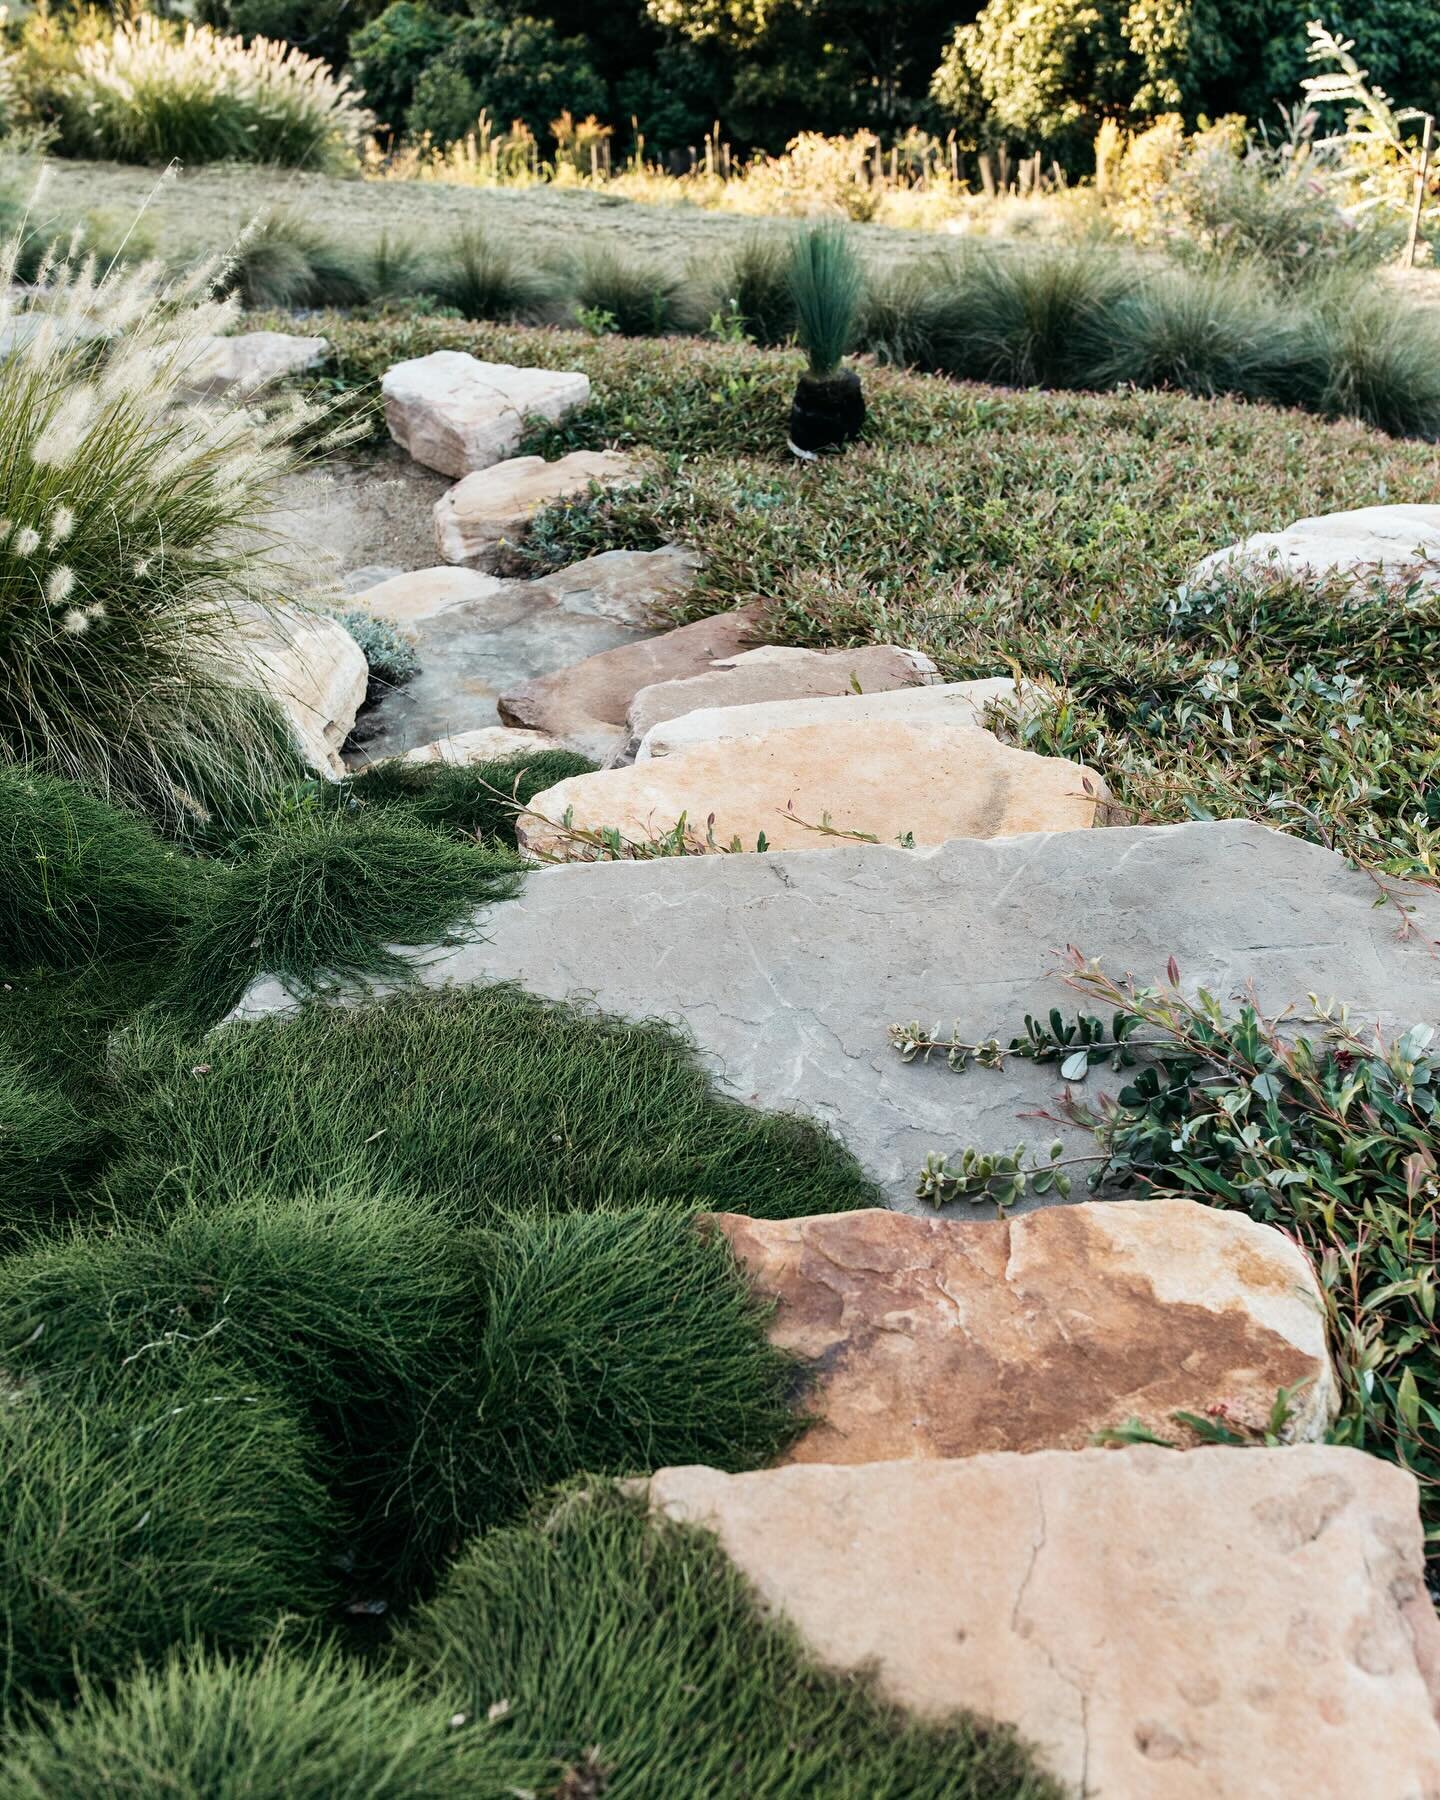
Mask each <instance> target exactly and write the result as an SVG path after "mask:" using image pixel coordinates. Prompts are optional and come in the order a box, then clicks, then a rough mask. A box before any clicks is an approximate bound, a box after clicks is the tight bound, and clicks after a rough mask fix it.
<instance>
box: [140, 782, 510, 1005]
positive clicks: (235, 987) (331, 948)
mask: <svg viewBox="0 0 1440 1800" xmlns="http://www.w3.org/2000/svg"><path fill="white" fill-rule="evenodd" d="M237 851H238V855H237V857H236V860H235V861H234V863H233V864H232V865H231V867H229V868H228V869H225V870H223V871H221V872H218V873H217V874H216V875H215V876H214V877H213V878H212V879H211V881H210V882H209V884H208V886H207V888H206V891H205V896H204V900H203V903H202V904H201V906H200V908H199V910H198V913H197V916H196V918H195V922H194V925H193V927H192V929H191V930H190V932H189V933H188V935H187V937H186V940H185V942H184V944H183V946H182V950H181V959H180V969H179V973H178V976H177V979H176V982H175V986H174V988H173V990H172V994H171V999H172V1001H173V1004H174V1005H175V1006H176V1007H177V1008H178V1009H179V1010H180V1011H182V1012H183V1013H185V1014H186V1015H187V1016H190V1017H192V1018H194V1019H196V1020H197V1021H200V1022H203V1023H206V1024H209V1023H210V1022H211V1021H213V1020H214V1019H216V1018H219V1017H220V1016H221V1014H223V1013H224V1012H226V1011H228V1009H229V1008H230V1007H231V1006H233V1005H234V1004H235V1002H236V1001H237V1000H238V999H239V998H240V996H241V994H242V993H243V992H244V990H245V986H246V984H247V983H248V982H249V981H250V980H251V979H252V978H253V977H254V976H256V975H260V974H268V975H274V976H277V977H278V978H279V979H280V980H281V981H283V982H284V983H285V984H286V985H287V986H289V987H290V988H292V989H293V990H295V991H302V992H303V991H305V990H307V989H313V988H315V987H316V986H319V985H324V984H333V983H336V982H341V981H347V980H348V981H354V982H365V981H368V980H372V979H379V978H388V979H390V980H403V979H404V978H405V977H406V976H407V975H408V974H409V973H410V969H409V965H408V964H407V963H406V962H405V961H404V959H403V958H402V957H400V956H399V955H398V954H397V953H396V952H395V951H394V950H393V949H392V948H391V946H392V945H394V944H435V943H439V942H442V941H444V940H446V939H447V937H448V935H449V934H450V933H451V932H453V931H454V930H455V929H456V928H457V927H459V926H461V925H462V924H463V923H464V922H465V921H467V920H468V918H469V916H470V915H471V914H472V913H473V912H474V911H475V909H476V908H477V907H479V906H481V905H483V904H486V903H487V902H493V901H497V900H504V899H508V898H509V897H510V896H511V895H512V894H514V893H515V892H516V890H517V888H518V886H519V875H518V870H519V868H520V864H519V862H518V861H517V859H516V858H515V857H514V856H513V855H512V854H510V853H509V852H508V851H505V850H503V849H499V848H484V847H481V846H479V845H469V846H466V845H462V844H458V843H453V842H451V841H450V840H449V839H446V838H443V837H441V836H440V835H439V834H438V833H436V832H433V831H426V830H423V829H420V828H417V827H415V826H412V825H407V824H405V823H404V822H402V821H397V820H394V819H389V818H384V817H379V818H360V817H347V816H346V815H345V814H343V813H323V812H319V811H314V812H303V813H299V814H296V815H294V816H293V817H291V818H289V819H285V820H282V821H279V822H277V823H276V824H274V825H272V826H270V827H267V828H266V829H264V830H262V831H259V832H256V833H255V834H254V835H253V836H251V837H250V838H248V839H242V840H241V842H240V844H239V845H238V846H237Z"/></svg>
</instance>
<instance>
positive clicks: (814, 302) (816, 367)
mask: <svg viewBox="0 0 1440 1800" xmlns="http://www.w3.org/2000/svg"><path fill="white" fill-rule="evenodd" d="M789 276H790V283H789V285H790V299H791V303H792V305H793V307H794V309H795V321H796V335H797V336H798V337H799V340H800V345H801V348H802V349H803V350H804V351H805V354H806V355H807V356H808V357H809V359H810V373H811V374H812V375H816V376H821V377H823V376H826V375H833V374H834V373H835V371H836V370H837V369H838V368H839V367H840V364H841V361H842V360H843V359H844V356H845V353H846V351H847V350H849V349H850V347H851V343H852V340H853V338H854V335H855V322H856V319H857V317H858V315H859V311H860V303H861V299H862V297H863V295H864V291H865V276H864V271H863V270H862V269H861V267H860V260H859V258H858V257H857V256H856V254H855V251H854V249H853V247H852V245H851V242H850V236H849V233H848V232H847V231H846V230H845V228H844V227H843V226H841V225H817V226H815V227H814V228H813V229H812V230H810V231H806V232H804V233H802V234H801V235H800V236H799V237H797V238H796V240H795V243H794V245H793V246H792V249H791V253H790V268H789Z"/></svg>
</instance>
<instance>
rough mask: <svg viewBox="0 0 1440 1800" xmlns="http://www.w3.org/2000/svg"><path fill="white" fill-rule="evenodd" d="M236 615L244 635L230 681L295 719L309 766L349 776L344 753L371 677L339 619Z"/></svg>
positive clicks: (285, 610)
mask: <svg viewBox="0 0 1440 1800" xmlns="http://www.w3.org/2000/svg"><path fill="white" fill-rule="evenodd" d="M234 613H235V621H236V624H237V627H238V632H237V637H236V641H235V645H234V648H233V650H232V652H231V654H230V655H229V657H228V658H227V659H226V661H225V664H224V675H225V678H226V679H227V680H229V681H232V682H233V683H234V684H235V685H236V686H237V687H254V688H259V689H260V690H261V691H262V692H263V693H268V694H269V695H270V696H271V698H272V699H273V700H275V701H276V702H277V704H278V705H279V706H280V708H281V710H282V711H283V712H284V713H285V716H286V717H287V718H288V719H289V721H290V726H291V730H292V731H293V733H294V736H295V742H296V744H297V745H298V746H299V749H300V751H301V754H302V755H303V756H304V758H305V760H306V762H308V763H309V765H310V767H311V768H312V769H315V770H316V771H318V772H319V773H320V774H325V775H343V774H344V773H345V766H344V764H343V763H342V762H341V760H340V746H341V745H342V744H343V743H344V742H345V740H346V738H347V737H349V735H350V731H351V728H352V727H353V725H354V723H355V715H356V713H357V712H358V711H359V710H360V707H361V705H362V704H363V703H364V699H365V690H366V687H367V684H368V682H369V676H370V668H369V664H368V663H367V662H366V661H365V656H364V653H363V652H362V650H361V649H360V646H359V645H358V644H357V643H356V642H355V640H354V638H352V637H351V635H350V633H349V632H348V631H347V630H346V629H345V627H344V626H343V625H342V624H340V622H339V621H338V620H337V619H333V618H330V617H328V616H327V615H326V614H324V613H312V612H306V611H304V610H302V609H301V608H300V607H298V606H285V607H282V608H280V609H279V610H271V609H268V608H263V607H260V606H256V605H253V604H251V603H249V602H245V603H243V604H242V605H241V606H239V607H236V608H235V609H234Z"/></svg>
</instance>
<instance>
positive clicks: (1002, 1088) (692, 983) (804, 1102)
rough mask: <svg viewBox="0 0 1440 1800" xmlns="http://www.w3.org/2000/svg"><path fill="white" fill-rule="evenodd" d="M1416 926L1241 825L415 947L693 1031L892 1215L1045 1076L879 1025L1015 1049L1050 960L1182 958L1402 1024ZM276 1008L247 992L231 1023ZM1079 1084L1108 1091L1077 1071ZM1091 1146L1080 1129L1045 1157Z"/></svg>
mask: <svg viewBox="0 0 1440 1800" xmlns="http://www.w3.org/2000/svg"><path fill="white" fill-rule="evenodd" d="M1407 904H1409V905H1411V906H1412V907H1413V909H1414V910H1413V911H1412V913H1411V914H1410V918H1411V921H1412V923H1413V927H1414V929H1413V931H1412V932H1411V934H1410V935H1409V936H1408V937H1406V936H1402V935H1401V933H1400V931H1399V930H1398V928H1397V915H1396V913H1395V911H1394V909H1393V908H1382V909H1377V908H1376V906H1375V889H1374V886H1373V884H1372V883H1371V882H1370V881H1369V880H1368V879H1367V878H1366V876H1365V875H1363V874H1361V873H1359V872H1357V871H1355V870H1353V869H1350V868H1348V867H1347V866H1346V864H1345V862H1344V861H1343V859H1342V858H1340V857H1339V856H1336V855H1334V854H1333V853H1332V852H1330V851H1328V850H1325V849H1322V848H1321V847H1320V846H1319V845H1316V844H1310V843H1306V842H1304V841H1303V840H1301V839H1299V838H1294V837H1286V836H1283V835H1281V834H1280V833H1278V832H1275V831H1272V830H1270V829H1269V828H1268V827H1266V826H1263V825H1259V824H1254V823H1251V822H1248V821H1245V820H1231V821H1225V822H1220V823H1214V824H1187V825H1167V826H1116V827H1111V828H1110V829H1108V830H1105V831H1072V832H1061V833H1054V834H1048V835H1045V834H1041V835H1036V836H1028V837H1014V838H995V839H991V840H988V841H987V840H984V839H965V840H961V841H958V842H955V843H950V844H946V845H943V846H941V847H940V848H937V849H931V850H922V851H907V850H901V849H898V848H891V847H888V846H883V845H868V844H847V845H844V846H842V847H839V848H836V849H834V850H821V851H806V852H779V853H773V854H770V855H767V856H735V857H724V858H721V859H718V860H716V859H710V858H693V857H684V858H674V859H669V860H663V861H655V862H617V863H599V864H579V863H577V864H570V865H566V866H562V867H557V868H550V869H542V870H538V871H536V872H535V873H534V874H532V875H530V876H529V877H528V878H527V880H526V883H525V888H524V891H523V892H522V893H521V894H520V896H519V897H518V898H516V899H514V900H510V901H507V902H505V903H504V904H503V905H500V906H497V907H495V908H493V909H491V910H490V911H488V912H487V913H485V914H483V915H481V916H479V917H477V920H476V935H475V937H474V938H473V940H472V941H470V942H467V943H465V944H462V945H458V946H456V947H453V948H448V949H439V950H436V949H430V950H426V951H423V952H418V953H415V954H414V956H413V961H414V962H415V963H416V965H417V976H418V979H419V980H420V981H421V982H423V983H425V984H426V985H430V986H441V985H444V984H446V983H449V982H462V983H463V982H491V981H518V982H520V983H521V984H522V985H523V986H525V987H528V988H531V989H533V990H534V991H536V992H538V993H541V994H544V995H547V996H551V997H554V998H567V997H571V996H575V997H581V998H584V999H586V1000H588V1001H590V1002H592V1003H593V1004H595V1005H597V1006H598V1007H600V1008H602V1009H604V1010H606V1011H609V1012H614V1013H617V1014H620V1015H623V1016H626V1017H630V1018H637V1019H651V1018H666V1019H671V1020H673V1021H675V1022H676V1023H677V1024H679V1025H680V1026H681V1027H682V1028H684V1029H686V1030H687V1031H689V1032H690V1034H691V1035H692V1036H693V1038H694V1040H695V1042H696V1044H697V1045H698V1047H699V1049H700V1051H701V1052H702V1054H703V1056H704V1057H705V1059H706V1061H707V1062H708V1063H709V1064H710V1066H712V1067H713V1068H714V1069H715V1070H716V1072H717V1075H718V1077H719V1079H720V1080H721V1081H722V1082H723V1083H724V1085H725V1086H726V1087H727V1088H728V1089H729V1091H730V1092H732V1093H733V1094H735V1095H736V1096H738V1097H739V1098H740V1099H742V1100H746V1101H751V1102H753V1103H754V1104H756V1105H759V1106H764V1107H768V1108H782V1107H791V1108H794V1109H796V1110H798V1111H801V1112H805V1113H808V1114H810V1115H812V1116H814V1117H816V1118H819V1119H821V1120H822V1121H825V1122H826V1123H828V1124H830V1125H832V1126H833V1127H834V1128H835V1130H836V1131H837V1132H838V1133H839V1134H840V1135H841V1136H842V1137H843V1138H844V1140H845V1141H846V1142H847V1143H848V1144H849V1145H850V1147H851V1149H852V1150H853V1151H854V1152H855V1154H856V1155H857V1156H858V1157H859V1159H860V1161H861V1163H862V1164H863V1165H864V1166H865V1168H866V1169H867V1170H868V1171H869V1172H870V1174H871V1175H872V1176H873V1177H874V1178H875V1180H876V1181H877V1182H879V1183H880V1184H881V1185H882V1187H883V1190H884V1192H885V1194H886V1196H887V1198H889V1199H890V1200H891V1201H892V1202H893V1203H895V1204H898V1205H900V1206H902V1207H908V1208H910V1209H911V1210H917V1209H918V1208H919V1205H920V1203H919V1202H917V1201H916V1200H915V1199H914V1197H913V1190H914V1184H915V1177H916V1172H917V1171H918V1169H919V1168H920V1166H921V1164H922V1163H923V1162H924V1160H925V1158H926V1156H927V1155H929V1154H930V1153H931V1152H932V1151H936V1150H941V1151H953V1150H955V1149H957V1148H958V1147H960V1146H961V1145H964V1144H979V1145H982V1146H984V1147H987V1148H995V1147H1001V1146H1003V1147H1011V1146H1013V1145H1014V1144H1015V1143H1016V1142H1018V1141H1022V1140H1026V1139H1029V1140H1030V1141H1032V1142H1034V1141H1037V1131H1036V1127H1035V1126H1034V1124H1033V1123H1029V1122H1026V1121H1024V1120H1022V1118H1021V1115H1022V1114H1024V1113H1027V1112H1031V1111H1033V1110H1034V1109H1035V1108H1036V1107H1037V1106H1049V1105H1051V1104H1052V1103H1053V1101H1054V1098H1055V1095H1056V1092H1057V1090H1058V1088H1059V1086H1060V1081H1059V1078H1058V1076H1057V1073H1056V1071H1055V1070H1054V1068H1053V1067H1044V1066H1036V1065H1034V1064H1031V1063H1024V1062H1016V1061H1013V1060H1012V1061H1011V1062H1009V1063H1008V1064H1007V1065H1006V1067H1005V1068H1004V1069H1003V1070H1001V1071H995V1072H991V1071H972V1072H971V1073H969V1074H968V1075H965V1076H963V1077H957V1076H955V1075H953V1074H951V1073H950V1071H949V1070H948V1069H946V1068H945V1067H944V1066H943V1064H940V1063H938V1062H936V1063H931V1064H910V1065H905V1064H903V1063H901V1061H900V1059H899V1058H898V1056H896V1054H895V1053H894V1051H893V1050H892V1049H891V1048H890V1047H889V1045H888V1043H887V1041H886V1030H887V1027H888V1026H889V1025H891V1024H892V1023H901V1024H903V1023H907V1022H908V1021H910V1020H912V1019H914V1018H916V1017H917V1016H918V1017H919V1018H920V1019H921V1020H922V1021H923V1022H924V1024H925V1025H926V1026H927V1027H929V1026H931V1025H934V1024H935V1023H936V1022H937V1021H939V1022H940V1023H941V1024H942V1026H943V1027H944V1028H945V1029H947V1030H948V1029H949V1028H950V1027H951V1026H952V1025H954V1026H956V1027H958V1029H959V1030H960V1032H961V1033H962V1034H964V1035H965V1036H966V1037H967V1038H969V1039H971V1040H974V1041H979V1040H981V1039H984V1038H988V1037H991V1036H993V1035H998V1036H1000V1038H1001V1041H1002V1042H1008V1041H1009V1039H1010V1038H1011V1037H1012V1036H1014V1035H1016V1034H1017V1033H1018V1032H1019V1031H1021V1030H1022V1028H1023V1020H1024V1016H1025V1014H1026V1013H1027V1012H1030V1013H1035V1014H1037V1015H1038V1016H1040V1017H1044V1016H1045V1015H1046V1014H1047V1013H1048V1012H1049V1010H1050V1009H1051V1007H1053V1006H1057V1005H1058V1006H1061V1007H1062V1008H1064V1007H1067V1006H1072V1005H1073V1004H1074V1002H1075V997H1074V996H1073V995H1070V994H1068V993H1067V991H1066V989H1065V988H1064V987H1063V986H1062V985H1061V984H1060V982H1058V981H1057V980H1056V972H1057V970H1058V969H1059V968H1060V967H1061V966H1062V959H1063V954H1064V951H1065V946H1066V945H1067V944H1074V945H1077V946H1079V947H1080V949H1081V950H1083V952H1084V953H1085V954H1086V955H1087V956H1090V957H1096V958H1100V959H1102V960H1103V963H1104V967H1105V968H1106V970H1107V971H1108V972H1109V973H1110V974H1111V975H1112V976H1114V977H1116V978H1117V979H1118V978H1122V977H1123V976H1124V975H1125V974H1126V973H1130V974H1133V975H1134V976H1135V978H1136V979H1137V980H1139V981H1142V982H1144V981H1160V980H1163V979H1164V977H1165V971H1166V965H1167V961H1168V959H1169V958H1170V957H1172V956H1173V957H1174V958H1175V959H1176V961H1177V962H1178V964H1179V968H1180V972H1181V979H1182V982H1183V983H1184V985H1185V986H1186V987H1187V988H1189V989H1191V990H1192V991H1193V989H1194V988H1195V987H1197V986H1203V987H1205V988H1206V989H1208V990H1209V991H1210V992H1211V993H1213V994H1215V995H1217V996H1218V997H1220V998H1221V999H1228V998H1229V997H1231V996H1232V995H1234V994H1236V993H1239V992H1243V991H1245V990H1247V989H1248V988H1250V987H1251V986H1252V984H1253V991H1254V994H1255V997H1256V1000H1257V1002H1258V1003H1259V1005H1260V1006H1261V1007H1263V1008H1265V1009H1267V1010H1270V1011H1278V1010H1280V1009H1283V1008H1285V1007H1289V1006H1292V1005H1300V1006H1303V1005H1304V1003H1305V996H1306V995H1307V994H1310V993H1312V992H1313V993H1318V994H1319V995H1320V996H1321V998H1322V999H1324V998H1326V997H1328V996H1332V995H1333V996H1335V997H1337V998H1339V999H1343V1000H1346V1001H1348V1002H1349V1003H1350V1005H1351V1007H1352V1010H1353V1016H1354V1018H1355V1020H1357V1021H1364V1020H1370V1019H1377V1020H1381V1021H1383V1022H1384V1023H1385V1024H1386V1025H1387V1026H1388V1027H1390V1028H1395V1027H1399V1028H1401V1029H1403V1028H1406V1027H1408V1026H1410V1025H1411V1024H1413V1023H1414V1022H1415V1021H1416V1020H1417V1019H1426V1018H1430V1019H1433V1018H1436V1017H1440V962H1437V960H1436V959H1435V958H1434V957H1433V956H1432V955H1431V953H1430V951H1429V948H1428V942H1427V941H1428V940H1431V939H1435V938H1440V897H1437V896H1436V895H1434V894H1432V893H1429V892H1427V891H1424V890H1417V891H1415V892H1413V893H1411V894H1410V895H1408V897H1407ZM291 1005H293V1002H292V1001H291V1000H290V999H289V997H288V996H287V995H286V994H285V992H284V990H283V988H281V987H280V986H279V985H278V984H277V983H274V982H261V983H258V984H256V986H255V987H254V988H252V990H251V992H250V994H249V996H248V997H247V1000H246V1001H245V1002H243V1003H242V1007H241V1009H240V1011H239V1015H238V1016H247V1015H249V1014H252V1013H263V1012H270V1011H275V1010H277V1009H284V1008H287V1007H289V1006H291ZM1092 1080H1095V1081H1096V1082H1097V1084H1099V1083H1100V1080H1101V1078H1100V1075H1099V1072H1098V1071H1097V1074H1096V1076H1094V1077H1092ZM1052 1137H1060V1138H1062V1140H1065V1141H1068V1142H1069V1143H1070V1144H1072V1145H1073V1146H1074V1148H1075V1149H1076V1150H1077V1151H1084V1150H1087V1149H1090V1148H1093V1146H1092V1145H1091V1143H1090V1141H1089V1139H1088V1138H1086V1137H1085V1136H1084V1135H1083V1134H1081V1133H1080V1132H1079V1131H1078V1128H1074V1127H1069V1126H1066V1127H1064V1128H1063V1129H1052V1128H1051V1127H1050V1126H1049V1125H1048V1124H1047V1125H1046V1126H1044V1127H1042V1128H1041V1131H1040V1133H1039V1134H1038V1141H1040V1142H1042V1143H1045V1144H1048V1142H1049V1141H1050V1139H1051V1138H1052Z"/></svg>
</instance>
